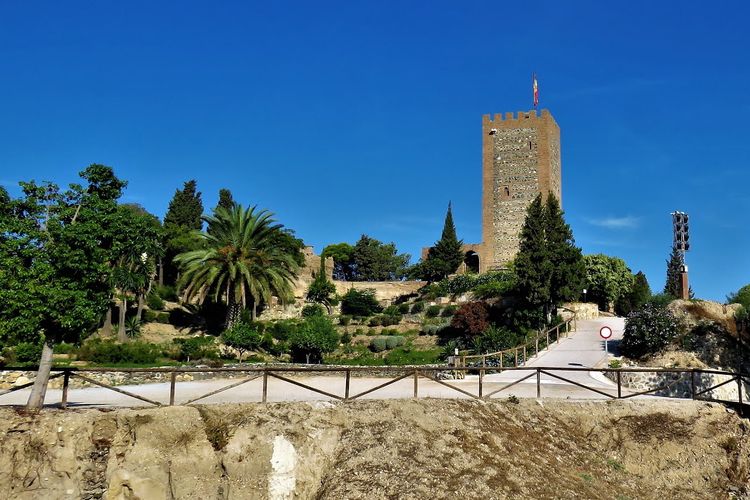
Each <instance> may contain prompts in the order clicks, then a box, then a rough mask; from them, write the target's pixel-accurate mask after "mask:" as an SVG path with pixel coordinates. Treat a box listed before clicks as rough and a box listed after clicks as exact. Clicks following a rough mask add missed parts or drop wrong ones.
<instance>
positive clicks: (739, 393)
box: [737, 372, 742, 404]
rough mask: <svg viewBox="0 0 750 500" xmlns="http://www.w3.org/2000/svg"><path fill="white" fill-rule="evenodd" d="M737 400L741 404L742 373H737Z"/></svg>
mask: <svg viewBox="0 0 750 500" xmlns="http://www.w3.org/2000/svg"><path fill="white" fill-rule="evenodd" d="M737 400H738V402H739V403H740V404H742V372H739V373H737Z"/></svg>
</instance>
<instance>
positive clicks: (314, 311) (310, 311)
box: [302, 304, 326, 318]
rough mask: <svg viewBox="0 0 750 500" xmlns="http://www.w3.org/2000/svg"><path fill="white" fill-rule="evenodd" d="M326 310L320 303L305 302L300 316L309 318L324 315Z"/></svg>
mask: <svg viewBox="0 0 750 500" xmlns="http://www.w3.org/2000/svg"><path fill="white" fill-rule="evenodd" d="M325 315H326V311H325V309H323V306H321V305H320V304H307V305H306V306H305V307H303V308H302V317H303V318H311V317H313V316H325Z"/></svg>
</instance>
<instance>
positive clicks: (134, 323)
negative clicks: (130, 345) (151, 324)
mask: <svg viewBox="0 0 750 500" xmlns="http://www.w3.org/2000/svg"><path fill="white" fill-rule="evenodd" d="M141 326H142V325H141V321H140V320H139V319H138V318H136V317H132V318H128V319H127V320H126V321H125V333H126V334H127V336H128V337H129V338H131V339H134V338H136V337H137V336H139V335H140V334H141Z"/></svg>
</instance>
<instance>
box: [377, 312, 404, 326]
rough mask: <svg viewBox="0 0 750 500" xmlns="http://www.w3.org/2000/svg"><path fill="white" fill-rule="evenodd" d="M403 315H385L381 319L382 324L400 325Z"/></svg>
mask: <svg viewBox="0 0 750 500" xmlns="http://www.w3.org/2000/svg"><path fill="white" fill-rule="evenodd" d="M402 319H403V317H402V316H401V315H400V314H396V315H392V316H391V315H383V316H382V317H381V319H380V324H381V325H383V326H392V325H398V324H399V323H401V320H402Z"/></svg>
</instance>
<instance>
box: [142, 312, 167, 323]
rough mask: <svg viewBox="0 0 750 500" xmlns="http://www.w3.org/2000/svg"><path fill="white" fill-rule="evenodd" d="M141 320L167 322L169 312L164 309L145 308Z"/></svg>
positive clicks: (145, 321)
mask: <svg viewBox="0 0 750 500" xmlns="http://www.w3.org/2000/svg"><path fill="white" fill-rule="evenodd" d="M143 322H144V323H164V324H168V323H169V313H168V312H165V311H151V310H149V309H145V310H144V311H143Z"/></svg>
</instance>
